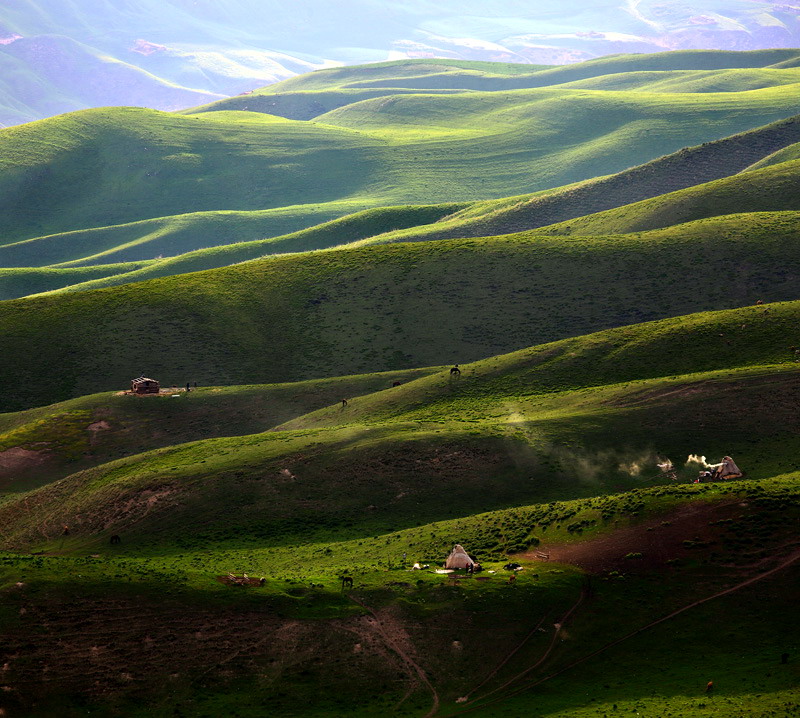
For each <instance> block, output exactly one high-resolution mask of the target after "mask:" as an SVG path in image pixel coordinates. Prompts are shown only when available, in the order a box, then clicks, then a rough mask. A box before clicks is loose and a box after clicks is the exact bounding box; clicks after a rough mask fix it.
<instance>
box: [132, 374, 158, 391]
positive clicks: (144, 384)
mask: <svg viewBox="0 0 800 718" xmlns="http://www.w3.org/2000/svg"><path fill="white" fill-rule="evenodd" d="M131 391H132V392H133V393H134V394H158V392H159V391H161V385H160V384H159V383H158V382H157V381H156V380H155V379H148V378H147V377H145V376H140V377H139V378H138V379H133V380H132V381H131Z"/></svg>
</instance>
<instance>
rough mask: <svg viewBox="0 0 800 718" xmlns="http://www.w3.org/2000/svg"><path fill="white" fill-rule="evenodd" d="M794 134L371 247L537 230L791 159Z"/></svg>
mask: <svg viewBox="0 0 800 718" xmlns="http://www.w3.org/2000/svg"><path fill="white" fill-rule="evenodd" d="M799 134H800V119H798V118H797V117H792V118H788V119H786V120H780V121H778V122H775V123H771V124H769V125H767V126H765V127H759V128H757V129H755V130H750V131H748V132H743V133H740V134H737V135H733V136H731V137H725V138H723V139H721V140H716V141H714V142H706V143H703V144H702V145H699V146H696V147H687V148H684V149H682V150H679V151H678V152H675V153H672V154H669V155H666V156H664V157H660V158H658V159H655V160H652V161H651V162H647V163H645V164H643V165H639V166H637V167H632V168H631V169H627V170H623V171H622V172H618V173H617V174H614V175H610V176H608V177H599V178H596V179H592V180H588V181H586V182H581V183H576V184H574V185H569V186H567V187H563V188H558V189H554V190H551V191H549V192H546V193H540V194H537V195H534V196H531V197H517V198H509V199H507V200H498V201H495V202H491V201H490V202H483V203H479V202H476V203H473V204H472V205H470V207H469V208H467V209H465V210H462V211H460V212H457V213H455V214H454V215H452V216H450V217H446V218H445V219H443V220H440V221H439V222H436V223H433V224H431V225H428V226H426V227H418V228H409V229H405V230H399V231H394V232H388V233H386V234H384V235H382V236H377V237H374V238H372V240H371V241H372V242H398V241H400V242H409V241H419V240H427V239H447V238H449V237H481V236H483V237H485V236H489V235H494V234H506V233H509V232H519V231H521V230H523V229H534V228H537V227H543V226H545V225H548V224H555V223H557V222H563V221H564V220H569V219H573V218H575V217H582V216H583V215H587V214H593V213H596V212H601V211H603V210H606V209H611V208H614V207H620V206H622V205H627V204H631V203H633V202H638V201H640V200H643V199H648V198H651V197H656V196H658V195H662V194H667V193H669V192H675V191H677V190H679V189H684V188H687V187H693V186H696V185H700V184H703V183H705V182H710V181H713V180H716V179H722V178H725V177H729V176H730V175H733V174H736V173H738V172H741V171H744V170H746V169H757V168H759V167H761V166H766V164H777V163H778V162H781V161H785V160H789V159H794V154H793V147H794V146H795V144H796V140H795V138H797V137H798V135H799ZM774 199H775V198H772V201H774ZM783 199H785V200H786V202H787V206H786V207H785V208H786V209H790V208H791V205H792V201H793V196H792V195H791V193H789V194H788V195H787V196H784V197H783ZM741 209H750V210H752V211H756V210H759V209H762V207H761V205H760V204H758V203H757V202H756V203H750V204H749V205H746V206H743V207H742V208H741ZM741 209H740V210H737V211H741Z"/></svg>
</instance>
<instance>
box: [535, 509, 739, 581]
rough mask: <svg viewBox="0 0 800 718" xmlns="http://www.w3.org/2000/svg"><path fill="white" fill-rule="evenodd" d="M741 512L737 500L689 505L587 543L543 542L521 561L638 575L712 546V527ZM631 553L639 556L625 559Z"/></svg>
mask: <svg viewBox="0 0 800 718" xmlns="http://www.w3.org/2000/svg"><path fill="white" fill-rule="evenodd" d="M746 507H747V504H746V503H745V504H742V503H740V502H739V501H731V502H724V503H720V502H717V503H705V502H701V501H692V502H689V503H687V504H685V505H683V506H680V507H678V508H677V509H674V510H673V511H670V512H668V513H665V514H663V515H661V516H659V517H658V518H655V519H651V520H649V521H646V522H643V523H641V524H638V525H636V526H627V527H624V528H619V529H616V530H613V531H611V532H609V533H608V534H604V535H602V536H598V537H596V538H592V539H589V540H586V541H577V542H575V543H554V544H547V543H542V544H541V545H540V546H539V547H538V548H537V550H536V551H532V552H529V553H526V554H523V557H524V558H526V559H528V560H532V561H541V560H542V559H541V558H540V557H539V555H540V554H546V555H549V560H550V561H558V562H559V563H569V564H572V565H574V566H578V567H580V568H582V569H584V570H585V571H588V572H590V573H604V572H608V571H624V572H625V573H638V572H642V571H647V570H651V569H656V568H661V567H664V566H666V565H668V563H669V562H670V561H675V560H676V559H677V560H678V561H680V560H684V559H688V558H691V557H692V556H694V555H697V554H698V551H703V550H704V549H708V548H710V547H714V546H715V545H716V544H717V542H718V539H719V535H720V533H721V532H722V529H721V528H720V526H721V525H720V524H718V523H716V522H719V521H726V520H728V519H734V518H737V517H738V516H740V515H741V514H742V512H743V510H744V509H745V508H746ZM630 554H641V557H638V556H636V557H629V558H626V556H629V555H630Z"/></svg>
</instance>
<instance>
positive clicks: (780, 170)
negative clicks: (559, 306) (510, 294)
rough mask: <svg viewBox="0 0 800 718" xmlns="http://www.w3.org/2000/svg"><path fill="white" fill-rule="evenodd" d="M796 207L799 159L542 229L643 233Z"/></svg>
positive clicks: (798, 203)
mask: <svg viewBox="0 0 800 718" xmlns="http://www.w3.org/2000/svg"><path fill="white" fill-rule="evenodd" d="M797 209H800V160H789V161H786V162H781V163H779V164H774V165H772V164H770V165H767V166H765V167H762V168H760V169H753V170H751V171H748V172H743V173H740V174H738V175H734V176H732V177H726V178H724V179H719V180H715V181H713V182H708V183H705V184H702V185H697V186H695V187H689V188H687V189H683V190H678V191H676V192H670V193H667V194H664V195H661V196H659V197H653V198H651V199H646V200H642V201H641V202H635V203H633V204H630V205H626V206H623V207H617V208H615V209H609V210H606V211H605V212H599V213H597V214H590V215H586V216H584V217H578V218H576V219H572V220H568V221H566V222H560V223H558V224H554V225H551V226H549V227H546V228H543V229H541V230H540V231H542V232H544V233H547V234H561V235H568V234H575V235H593V234H606V233H612V232H643V231H648V230H652V229H658V228H661V227H669V226H671V225H676V224H679V223H682V222H693V221H695V220H700V219H705V218H709V217H719V216H724V215H732V214H736V213H739V212H763V211H766V212H770V211H779V210H797Z"/></svg>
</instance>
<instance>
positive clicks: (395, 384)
mask: <svg viewBox="0 0 800 718" xmlns="http://www.w3.org/2000/svg"><path fill="white" fill-rule="evenodd" d="M401 383H402V382H399V381H393V382H392V386H400V384H401Z"/></svg>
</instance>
